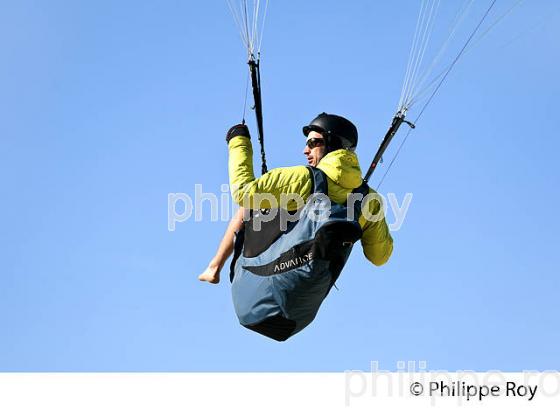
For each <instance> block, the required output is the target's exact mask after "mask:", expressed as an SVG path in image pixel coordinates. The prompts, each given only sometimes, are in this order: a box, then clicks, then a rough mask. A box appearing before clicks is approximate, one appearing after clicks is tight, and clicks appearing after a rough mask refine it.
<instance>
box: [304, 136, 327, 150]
mask: <svg viewBox="0 0 560 410" xmlns="http://www.w3.org/2000/svg"><path fill="white" fill-rule="evenodd" d="M305 145H307V146H308V147H309V149H313V148H317V147H322V146H324V145H325V140H324V139H323V138H309V139H308V140H307V141H306V142H305Z"/></svg>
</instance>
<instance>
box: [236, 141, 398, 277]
mask: <svg viewBox="0 0 560 410" xmlns="http://www.w3.org/2000/svg"><path fill="white" fill-rule="evenodd" d="M228 146H229V180H230V184H231V186H232V195H233V199H234V201H235V202H236V203H238V204H239V205H242V206H249V207H251V208H255V207H261V208H268V207H269V206H267V203H266V201H264V202H258V204H257V205H256V206H255V204H256V198H255V196H256V194H271V195H272V196H273V197H274V198H275V200H276V204H279V203H280V196H281V195H282V194H284V195H286V194H298V195H300V196H301V198H302V199H303V200H304V201H305V200H307V198H308V197H309V195H310V194H311V189H312V180H311V177H310V174H309V170H308V169H307V167H305V166H296V167H287V168H275V169H272V170H270V171H268V172H267V173H266V174H264V175H263V176H261V177H260V178H256V179H255V175H254V173H253V147H252V145H251V140H250V139H249V138H247V137H243V136H237V137H234V138H232V139H231V140H230V141H229V144H228ZM317 168H319V169H320V170H321V171H323V172H324V173H325V174H326V175H327V181H328V195H329V198H330V199H331V200H332V201H334V202H336V203H339V204H342V203H345V202H346V200H347V196H348V194H349V193H351V192H352V190H353V189H355V188H357V187H359V186H360V185H361V183H362V172H361V170H360V164H359V163H358V158H357V156H356V154H355V153H353V152H351V151H348V150H345V149H339V150H336V151H333V152H330V153H328V154H327V155H325V157H323V158H322V159H321V161H320V162H319V164H318V165H317ZM374 192H375V191H374V190H372V189H370V193H374ZM295 206H296V204H295V203H291V204H290V203H289V204H288V205H287V208H288V209H289V210H292V209H290V208H293V207H295ZM366 209H369V213H370V214H371V215H377V213H378V212H382V210H380V202H379V201H378V200H370V201H369V203H368V204H367V208H366ZM358 222H359V224H360V226H361V227H362V231H363V234H362V239H361V243H362V249H363V252H364V255H365V256H366V258H367V259H368V260H369V261H371V262H372V263H373V264H375V265H377V266H380V265H383V264H384V263H385V262H387V260H388V259H389V257H390V256H391V253H392V252H393V239H392V238H391V235H390V233H389V229H388V227H387V223H386V221H385V217H383V218H381V219H380V220H378V221H368V220H366V218H364V216H363V215H362V216H360V219H359V221H358Z"/></svg>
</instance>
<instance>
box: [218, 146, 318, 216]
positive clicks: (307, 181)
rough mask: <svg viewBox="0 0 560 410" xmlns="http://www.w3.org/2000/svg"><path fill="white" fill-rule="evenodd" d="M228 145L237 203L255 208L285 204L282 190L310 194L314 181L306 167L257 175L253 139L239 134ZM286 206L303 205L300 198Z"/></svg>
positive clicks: (285, 192)
mask: <svg viewBox="0 0 560 410" xmlns="http://www.w3.org/2000/svg"><path fill="white" fill-rule="evenodd" d="M228 148H229V163H228V168H229V181H230V185H231V192H232V196H233V200H234V201H235V202H236V203H237V204H239V205H241V206H243V207H245V208H251V209H258V208H264V209H268V208H276V207H279V206H281V205H282V203H281V199H282V198H281V195H282V194H285V195H286V194H291V195H293V194H297V195H299V196H300V197H301V198H302V200H303V201H305V200H306V199H307V198H308V197H309V194H310V192H311V186H312V181H311V178H310V177H309V170H308V169H307V168H306V167H304V166H296V167H287V168H275V169H272V170H270V171H268V172H267V173H266V174H264V175H263V176H261V177H260V178H255V175H254V173H253V148H252V145H251V140H250V139H249V138H247V137H242V136H237V137H235V138H232V139H231V140H230V142H229V144H228ZM285 207H286V208H287V209H288V210H294V209H297V208H298V207H299V206H298V203H297V202H294V201H288V202H287V204H286V206H285Z"/></svg>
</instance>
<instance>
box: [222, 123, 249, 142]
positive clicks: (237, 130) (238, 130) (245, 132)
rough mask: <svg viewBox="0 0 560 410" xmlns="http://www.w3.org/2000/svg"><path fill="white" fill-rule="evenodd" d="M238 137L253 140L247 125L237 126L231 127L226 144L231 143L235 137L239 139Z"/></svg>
mask: <svg viewBox="0 0 560 410" xmlns="http://www.w3.org/2000/svg"><path fill="white" fill-rule="evenodd" d="M238 136H242V137H247V138H251V134H249V128H247V126H246V125H245V124H237V125H234V126H233V127H231V128H230V129H229V131H228V132H227V135H226V142H227V143H229V141H230V140H231V139H232V138H233V137H238Z"/></svg>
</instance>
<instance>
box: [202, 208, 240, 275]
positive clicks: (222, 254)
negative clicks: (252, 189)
mask: <svg viewBox="0 0 560 410" xmlns="http://www.w3.org/2000/svg"><path fill="white" fill-rule="evenodd" d="M243 212H244V210H243V208H239V211H237V213H236V214H235V216H234V217H233V218H232V220H231V221H230V223H229V225H228V227H227V229H226V233H225V234H224V237H223V239H222V241H221V242H220V246H219V247H218V251H217V252H216V255H214V257H213V258H212V260H211V261H210V263H209V264H208V267H207V268H206V270H205V271H204V272H203V273H202V274H201V275H200V276H199V277H198V279H199V280H201V281H205V282H210V283H219V282H220V271H221V270H222V267H223V266H224V264H225V263H226V260H227V259H228V258H229V257H230V256H231V254H232V253H233V239H234V236H235V233H236V232H237V231H239V230H240V229H241V225H242V224H243Z"/></svg>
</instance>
